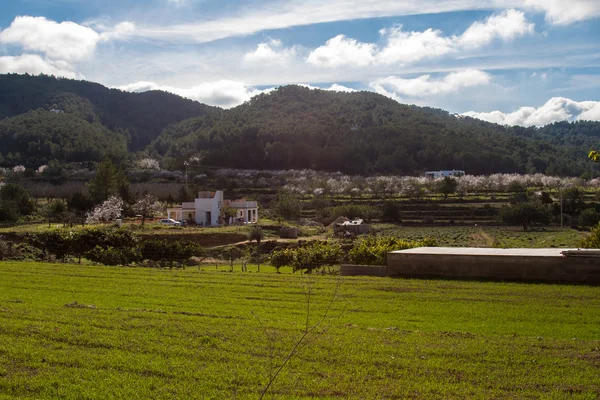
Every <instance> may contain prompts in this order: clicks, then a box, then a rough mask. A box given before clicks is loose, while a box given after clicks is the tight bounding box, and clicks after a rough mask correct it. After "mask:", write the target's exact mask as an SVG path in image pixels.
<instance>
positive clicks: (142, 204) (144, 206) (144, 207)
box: [133, 194, 163, 226]
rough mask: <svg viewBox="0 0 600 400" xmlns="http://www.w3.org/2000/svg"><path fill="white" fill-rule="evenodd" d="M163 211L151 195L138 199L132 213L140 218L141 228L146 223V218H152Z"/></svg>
mask: <svg viewBox="0 0 600 400" xmlns="http://www.w3.org/2000/svg"><path fill="white" fill-rule="evenodd" d="M162 209H163V207H162V205H161V204H160V202H159V201H158V200H157V198H156V197H155V196H153V195H151V194H145V195H144V196H142V197H141V198H140V199H138V200H137V201H136V202H135V204H134V205H133V211H134V212H135V213H136V214H138V215H141V216H142V226H144V223H145V222H146V218H152V217H154V216H155V215H156V214H158V213H159V212H161V211H162Z"/></svg>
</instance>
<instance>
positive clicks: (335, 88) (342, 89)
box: [297, 83, 356, 93]
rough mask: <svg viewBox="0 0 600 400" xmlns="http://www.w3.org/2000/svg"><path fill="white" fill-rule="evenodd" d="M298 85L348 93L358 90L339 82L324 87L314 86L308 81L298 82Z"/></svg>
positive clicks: (312, 88)
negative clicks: (307, 82)
mask: <svg viewBox="0 0 600 400" xmlns="http://www.w3.org/2000/svg"><path fill="white" fill-rule="evenodd" d="M297 85H298V86H303V87H305V88H308V89H311V90H315V89H319V90H328V91H332V92H346V93H352V92H356V90H355V89H352V88H349V87H347V86H343V85H339V84H337V83H334V84H332V85H331V86H329V87H324V88H322V87H318V86H313V85H308V84H306V83H298V84H297Z"/></svg>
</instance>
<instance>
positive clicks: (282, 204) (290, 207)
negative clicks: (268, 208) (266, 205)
mask: <svg viewBox="0 0 600 400" xmlns="http://www.w3.org/2000/svg"><path fill="white" fill-rule="evenodd" d="M273 209H274V210H275V212H276V213H277V215H279V216H280V217H281V218H283V219H287V220H291V219H295V218H298V217H300V214H301V213H302V202H301V201H300V200H299V199H298V198H297V197H295V196H292V195H289V194H282V195H279V196H278V198H277V200H276V201H275V204H274V205H273Z"/></svg>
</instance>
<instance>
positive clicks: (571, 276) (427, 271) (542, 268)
mask: <svg viewBox="0 0 600 400" xmlns="http://www.w3.org/2000/svg"><path fill="white" fill-rule="evenodd" d="M387 264H388V266H387V276H392V277H421V278H423V277H426V278H456V279H486V280H501V281H532V282H551V283H554V282H562V283H579V284H590V285H598V284H600V257H564V256H563V257H543V256H542V257H537V256H517V255H513V256H493V255H464V254H459V255H452V254H444V255H441V254H414V253H412V254H411V253H407V254H403V253H402V252H396V253H389V254H388V258H387Z"/></svg>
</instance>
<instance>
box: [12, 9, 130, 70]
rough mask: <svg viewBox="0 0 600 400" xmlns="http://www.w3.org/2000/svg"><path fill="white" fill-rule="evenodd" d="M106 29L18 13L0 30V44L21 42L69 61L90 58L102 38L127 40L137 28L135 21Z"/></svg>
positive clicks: (19, 43) (52, 57)
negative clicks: (96, 28)
mask: <svg viewBox="0 0 600 400" xmlns="http://www.w3.org/2000/svg"><path fill="white" fill-rule="evenodd" d="M100 28H101V29H102V30H103V32H101V33H98V32H97V31H96V30H94V29H92V28H90V27H87V26H83V25H79V24H77V23H75V22H71V21H64V22H60V23H59V22H55V21H51V20H48V19H46V18H44V17H29V16H19V17H16V18H15V19H14V21H13V22H12V23H11V24H10V26H9V27H8V28H6V29H4V30H3V31H2V32H0V44H12V45H19V46H21V47H22V48H23V49H24V50H25V51H27V52H37V53H42V54H44V55H45V57H46V58H48V59H52V60H64V61H68V62H73V61H81V60H84V59H87V58H90V57H91V56H92V55H93V54H94V51H95V50H96V46H97V45H98V43H99V42H101V41H109V40H120V39H124V38H126V37H128V36H130V35H131V34H133V32H134V31H135V25H134V24H133V23H132V22H121V23H120V24H117V25H116V26H114V27H112V28H104V27H100Z"/></svg>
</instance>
